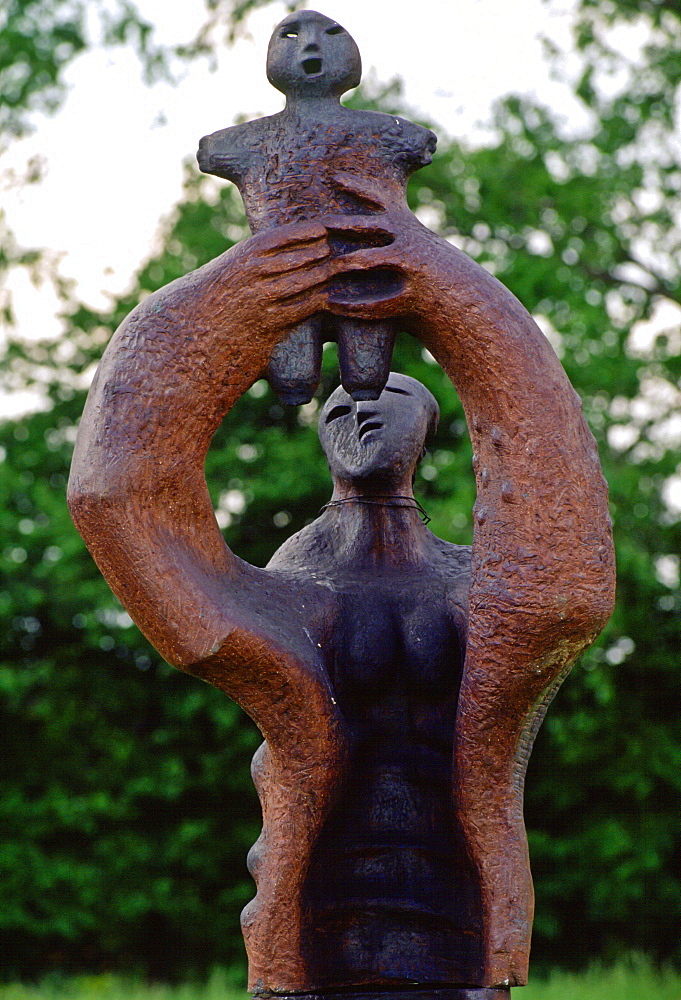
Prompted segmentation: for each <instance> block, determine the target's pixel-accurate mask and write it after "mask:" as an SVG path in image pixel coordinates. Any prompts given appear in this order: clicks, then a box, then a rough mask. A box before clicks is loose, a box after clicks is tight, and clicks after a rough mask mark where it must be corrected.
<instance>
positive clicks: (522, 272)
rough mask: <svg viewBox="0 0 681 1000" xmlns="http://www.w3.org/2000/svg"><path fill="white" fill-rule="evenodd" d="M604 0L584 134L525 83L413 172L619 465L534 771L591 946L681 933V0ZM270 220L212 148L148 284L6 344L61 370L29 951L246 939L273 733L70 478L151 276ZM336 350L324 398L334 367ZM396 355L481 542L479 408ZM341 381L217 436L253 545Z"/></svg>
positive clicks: (29, 459) (422, 362)
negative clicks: (88, 541) (112, 541)
mask: <svg viewBox="0 0 681 1000" xmlns="http://www.w3.org/2000/svg"><path fill="white" fill-rule="evenodd" d="M578 14H579V16H578V19H577V22H576V38H577V43H578V46H579V52H580V53H581V58H582V60H583V61H582V66H581V70H580V75H579V79H578V81H577V83H576V86H577V89H578V92H579V94H580V96H581V98H582V100H584V101H585V102H586V104H587V106H588V108H589V113H590V124H588V125H586V126H585V127H584V129H583V130H582V132H581V133H579V134H575V133H574V132H572V133H565V131H564V129H563V127H562V125H561V123H560V121H559V119H558V118H557V117H556V116H555V114H552V113H551V112H550V111H549V110H547V109H546V108H543V107H542V106H541V105H540V104H539V103H537V102H532V101H528V100H520V99H517V98H513V99H509V100H507V101H505V102H504V103H502V104H500V105H499V107H498V108H497V110H496V113H495V123H494V124H495V133H494V134H495V139H494V141H493V142H491V143H490V144H489V146H487V147H485V148H483V149H469V148H467V146H466V145H465V144H464V143H462V142H458V141H454V140H447V139H445V140H444V141H441V143H440V150H439V153H438V156H437V157H436V160H435V162H434V163H433V164H432V166H431V167H429V168H427V169H426V170H424V171H421V172H420V173H419V174H417V175H416V177H415V178H414V179H413V182H412V187H411V189H410V198H411V201H412V205H413V207H414V209H415V210H417V211H418V212H419V214H420V215H421V216H422V218H423V219H424V221H425V222H426V223H427V224H428V225H430V226H431V227H433V228H437V229H439V230H440V231H441V232H442V233H443V234H445V235H447V236H449V237H450V238H451V239H452V240H453V241H455V242H456V243H457V244H459V245H461V246H462V247H463V248H464V249H465V250H466V251H467V252H468V253H470V254H471V255H472V256H474V257H475V258H476V259H478V260H479V261H480V262H481V263H482V264H483V265H484V266H485V267H488V268H489V269H490V270H492V271H493V272H494V273H495V274H496V275H497V276H498V277H499V278H500V280H502V281H503V282H504V283H505V284H507V285H508V286H509V287H510V288H511V289H512V290H513V291H514V292H515V293H516V295H518V297H519V298H521V299H522V301H523V302H524V303H525V304H526V306H527V307H528V308H529V309H530V310H531V311H532V312H533V313H534V314H535V315H537V316H538V317H539V318H540V321H541V322H542V323H543V324H544V327H545V329H546V331H547V334H548V335H549V336H550V337H551V339H552V340H553V342H554V344H555V346H556V348H557V350H558V352H559V354H560V355H561V358H562V361H563V364H564V365H565V367H566V369H567V371H568V374H569V376H570V378H571V380H572V382H573V384H574V385H575V386H576V388H577V389H578V391H579V393H580V395H581V396H582V398H583V400H584V408H585V412H586V415H587V418H588V420H589V422H590V424H591V426H592V429H593V430H594V433H595V434H596V436H597V439H598V443H599V448H600V452H601V456H602V460H603V465H604V470H605V472H606V476H607V478H608V480H609V483H610V487H611V496H612V511H613V518H614V524H615V536H616V544H617V552H618V563H619V593H618V605H617V610H616V613H615V615H614V617H613V620H612V622H611V623H610V625H609V626H608V629H607V630H606V633H605V634H604V636H603V637H602V639H601V640H600V641H599V643H598V644H597V645H596V647H594V648H593V649H592V650H590V651H589V652H588V653H587V654H586V656H585V657H584V658H583V659H582V661H581V663H580V664H579V665H578V666H577V667H576V668H575V670H574V672H573V674H572V676H571V678H570V679H569V681H568V682H567V683H566V685H565V686H564V688H563V690H562V691H561V693H560V695H559V696H558V699H557V701H556V702H555V704H554V706H553V708H552V709H551V711H550V712H549V716H548V718H547V721H546V723H545V725H544V727H543V729H542V731H541V733H540V737H539V740H538V744H537V749H536V753H535V757H534V759H533V762H532V763H531V766H530V773H529V776H528V787H527V810H526V813H527V821H528V828H529V832H530V844H531V851H532V856H533V868H534V874H535V882H536V890H537V921H536V933H535V953H536V956H537V957H538V958H539V959H543V960H545V961H551V962H560V963H563V964H565V963H567V962H570V961H582V960H585V959H587V958H589V957H592V956H594V955H597V954H603V953H607V952H608V951H616V950H618V949H622V948H625V947H635V948H638V949H644V950H646V951H649V952H650V953H651V954H653V955H657V956H660V957H662V956H665V957H676V958H677V959H678V958H679V957H680V956H679V946H678V934H677V931H676V927H677V925H678V920H679V918H680V917H681V889H679V886H680V885H681V881H680V879H679V875H680V874H681V872H680V871H679V868H680V865H681V835H680V834H679V824H678V811H679V806H678V801H679V791H680V785H681V778H680V777H679V775H681V723H679V721H678V712H677V711H676V705H677V704H678V703H679V696H680V694H681V692H680V691H679V687H680V685H681V680H680V675H679V671H678V668H677V665H676V664H677V662H678V649H679V648H680V647H681V619H680V617H679V610H680V601H679V586H678V553H679V552H681V521H680V519H679V513H678V510H677V509H676V508H675V507H674V506H673V505H671V506H670V496H671V493H670V482H672V481H673V477H674V476H678V474H679V468H678V465H677V463H678V450H679V440H680V438H681V432H680V430H679V417H678V413H679V402H680V400H681V393H680V391H679V387H680V379H681V364H680V363H679V354H680V351H679V347H680V346H681V331H680V329H679V321H678V319H675V316H676V315H677V314H676V313H674V308H675V307H676V306H678V304H679V303H680V302H681V271H680V267H681V263H680V262H681V254H679V250H680V249H681V248H680V247H679V246H678V241H679V238H680V237H679V232H680V231H681V230H680V229H679V225H678V224H679V218H680V214H681V213H680V211H679V208H680V206H679V199H680V198H681V166H680V165H679V161H678V153H677V152H675V147H674V139H673V130H672V125H673V107H674V101H675V100H676V95H677V92H678V73H679V68H678V33H679V31H681V11H680V10H679V4H677V3H673V2H666V3H664V4H657V3H652V2H651V3H649V4H644V3H636V4H634V3H630V2H622V3H608V4H602V3H599V4H598V5H596V4H593V3H591V2H588V0H583V2H582V3H581V4H580V5H579V10H578ZM631 19H637V22H641V24H642V26H643V27H645V28H646V30H647V31H648V35H647V36H646V37H647V38H648V44H647V47H643V48H642V49H641V50H640V51H639V52H638V53H637V54H636V55H635V56H632V57H631V59H632V60H634V62H635V59H639V60H640V62H641V64H642V67H643V69H640V70H639V71H637V72H635V71H634V69H635V66H634V62H632V63H631V65H630V64H629V63H628V62H627V61H626V59H624V57H621V56H619V55H617V53H616V48H615V46H614V42H613V43H612V44H611V41H612V40H613V39H614V38H615V35H614V34H613V32H615V29H617V28H619V27H622V26H624V27H626V24H627V23H628V22H629V21H630V20H631ZM606 49H607V52H606ZM606 55H607V58H606ZM553 58H554V59H555V60H557V61H559V60H560V54H559V53H557V52H554V53H553ZM608 60H609V61H608ZM615 69H617V73H618V75H617V76H616V77H614V76H613V77H612V79H610V77H609V76H608V74H609V73H610V72H611V71H612V73H614V72H615ZM378 99H379V103H380V104H381V106H382V107H383V108H384V109H386V110H388V109H390V108H392V106H393V105H394V104H395V102H396V101H397V100H398V97H397V94H396V92H395V89H394V88H392V89H390V88H389V89H388V90H386V91H385V92H384V93H383V94H382V95H378ZM357 100H363V98H362V97H361V95H360V96H359V97H358V98H357ZM244 232H245V228H244V220H243V214H242V211H241V207H240V204H239V200H238V197H237V196H236V194H235V192H234V189H233V188H232V187H231V186H229V185H218V184H217V183H216V182H214V181H213V180H211V179H206V178H199V177H198V176H197V175H196V174H195V172H194V170H193V169H190V168H188V173H187V183H186V197H185V200H184V201H183V203H182V204H181V205H180V206H179V207H178V209H177V211H176V212H175V214H174V216H173V217H172V219H170V220H169V221H168V223H167V226H166V229H165V233H164V239H163V250H162V251H161V252H159V254H158V255H157V256H156V257H155V258H154V259H153V260H151V261H149V262H148V263H147V264H146V265H145V266H144V267H143V268H142V270H141V271H140V273H139V275H138V277H137V281H136V285H135V288H134V289H133V291H132V292H131V293H130V295H128V296H126V297H124V298H123V299H121V301H120V302H118V303H117V304H116V306H115V309H114V310H113V311H112V313H111V314H110V315H106V316H105V315H98V314H95V313H94V312H92V311H91V310H87V309H85V308H83V307H79V306H77V305H76V304H73V305H72V306H71V307H70V309H69V314H68V317H67V321H66V322H67V332H66V335H65V337H64V340H63V342H61V343H59V344H51V345H50V344H41V345H32V346H27V345H23V346H20V345H14V346H13V347H12V349H11V351H10V353H9V355H8V358H7V368H8V371H10V372H11V373H13V374H12V377H13V378H15V379H17V378H20V379H22V380H23V381H24V382H30V381H31V380H37V381H38V382H39V383H40V384H41V386H43V389H44V391H45V393H46V394H47V398H48V401H49V409H46V410H45V411H44V412H40V413H36V414H34V415H32V416H30V417H29V418H27V419H25V420H23V421H22V422H21V423H6V424H5V425H4V426H3V427H2V428H1V429H0V443H1V444H2V447H3V448H4V450H5V452H6V459H5V469H6V475H5V476H4V478H3V483H2V490H3V491H4V492H5V493H6V496H4V497H3V500H4V501H5V502H4V503H3V506H2V513H0V517H1V518H2V546H3V551H2V557H3V560H4V562H3V571H4V576H3V583H2V590H1V591H0V608H1V609H2V614H3V616H4V620H5V621H6V627H5V629H4V630H3V635H2V639H1V640H0V642H1V643H2V647H1V648H2V656H1V659H0V714H1V715H2V731H3V733H4V734H6V736H5V739H6V740H7V749H5V752H4V753H3V754H2V756H1V757H0V774H1V775H2V778H1V780H2V782H3V797H2V799H1V800H0V802H1V804H0V811H1V813H2V822H1V823H0V829H3V830H4V831H6V834H4V835H3V836H5V839H4V841H3V842H2V844H1V845H0V868H1V869H2V871H3V878H2V879H1V880H0V942H1V945H2V947H3V949H4V952H5V961H4V965H5V967H7V968H11V967H12V963H13V966H14V968H15V969H18V970H21V969H24V970H27V969H35V968H37V967H39V966H49V965H50V964H51V963H52V964H59V965H63V964H71V965H81V966H87V965H89V966H93V965H98V964H99V965H101V964H111V965H117V966H125V965H128V966H129V965H136V964H137V965H145V966H147V967H149V968H151V969H155V970H159V969H163V971H164V972H166V973H169V972H172V971H175V970H179V969H181V968H183V967H184V968H186V967H192V966H194V967H199V966H206V965H208V964H210V963H212V962H215V961H220V962H222V963H229V962H232V961H234V960H236V959H237V958H238V956H240V955H241V951H240V944H239V940H238V931H237V912H238V909H239V907H240V906H241V905H242V904H243V903H244V902H245V900H246V899H247V898H248V896H249V894H250V892H251V888H250V886H249V882H248V877H247V875H246V874H245V867H244V864H243V855H244V854H245V851H246V847H247V845H248V844H249V843H250V842H252V840H253V839H254V838H255V836H256V834H257V827H258V808H257V803H256V802H255V799H254V796H253V793H252V791H251V789H250V784H249V778H248V774H247V767H248V759H249V757H250V755H251V753H252V751H253V749H254V746H255V745H256V743H257V734H255V733H254V731H253V728H252V727H251V726H250V724H249V723H247V721H245V720H244V719H243V717H242V716H241V715H240V714H239V713H238V712H237V710H236V709H235V708H234V707H233V706H232V705H231V704H230V703H229V702H228V701H227V699H226V698H224V697H223V696H221V695H220V694H219V693H218V692H215V691H213V690H212V689H210V688H209V687H207V686H204V685H201V684H200V683H198V682H197V681H195V680H193V679H191V678H187V677H184V676H182V675H180V674H178V673H176V672H174V671H172V670H171V669H170V668H168V667H166V666H164V665H163V664H162V663H161V662H160V661H159V659H158V657H157V656H156V654H155V653H154V652H153V650H151V649H150V647H149V646H148V644H146V643H145V641H144V640H143V639H142V638H141V637H140V636H139V634H138V633H137V632H136V630H135V629H134V627H131V626H130V622H129V620H128V619H127V617H126V616H125V614H124V613H123V612H122V610H121V609H120V607H119V606H118V605H117V604H116V602H115V600H114V599H113V598H112V596H111V595H110V593H109V591H108V589H107V587H106V585H105V584H104V583H103V581H102V580H101V578H100V577H99V574H98V573H97V571H96V569H95V568H94V566H93V564H92V563H91V561H90V560H89V557H88V556H87V555H86V553H85V552H84V549H83V547H82V545H81V543H80V541H79V539H78V537H77V536H76V534H75V532H74V530H73V528H72V527H71V526H70V522H69V520H68V516H67V514H66V511H65V507H64V497H63V490H64V484H65V477H66V473H67V468H68V461H69V456H70V450H71V445H72V442H73V438H74V433H75V427H76V424H77V420H78V417H79V414H80V412H81V410H82V405H83V401H84V391H83V388H82V386H83V384H84V382H85V381H86V379H87V374H88V372H89V371H90V370H91V367H92V364H93V362H94V361H95V359H96V358H97V357H98V356H99V355H100V354H101V350H102V346H103V344H104V343H105V341H106V339H107V338H108V335H109V333H110V331H111V329H112V328H113V327H114V326H115V325H116V324H117V323H118V322H119V321H120V320H121V319H122V318H123V316H124V315H125V314H126V313H127V312H128V311H129V310H130V309H131V308H132V307H133V306H134V305H135V303H136V302H137V301H138V300H139V298H140V297H141V296H143V295H144V294H146V293H147V292H148V291H151V290H153V289H154V288H157V287H159V286H161V285H163V284H165V283H167V282H168V281H171V280H172V279H173V278H175V277H177V276H178V275H180V274H183V273H185V272H186V271H187V270H189V269H191V268H194V267H197V266H199V265H200V264H201V263H203V262H204V261H206V260H209V259H211V258H212V257H214V256H215V255H216V254H218V253H220V252H222V251H223V250H224V249H225V248H226V247H228V246H229V245H230V244H231V243H232V242H234V241H235V240H237V239H240V238H242V237H243V235H244ZM662 307H664V309H666V313H665V311H664V309H663V308H662ZM665 315H666V316H668V317H669V322H668V325H667V326H664V325H663V324H662V320H663V318H664V316H665ZM678 315H681V313H679V314H678ZM651 319H652V321H653V323H652V325H651V324H650V323H649V321H650V320H651ZM332 355H333V351H329V352H327V353H326V354H325V369H324V379H323V382H324V385H323V392H322V395H324V394H326V392H327V391H328V390H329V389H330V388H331V387H332V385H333V384H335V382H334V378H335V374H334V372H335V363H334V359H333V356H332ZM395 366H396V367H397V368H399V369H400V370H403V371H406V372H408V373H409V374H412V375H414V376H415V377H417V378H420V379H421V380H422V381H424V382H425V383H426V384H427V385H428V386H429V387H430V388H431V390H432V391H433V392H434V393H435V394H436V395H437V396H438V397H439V398H440V400H441V401H442V405H443V419H442V422H441V426H440V430H439V432H438V435H437V438H436V440H435V441H434V442H433V444H432V446H431V450H430V451H429V453H428V455H427V456H426V460H425V461H424V463H423V465H422V467H421V472H420V476H419V481H418V484H417V490H418V495H419V497H420V499H421V500H422V502H423V503H424V504H425V506H426V508H427V509H428V511H429V513H430V514H431V515H432V517H433V524H432V525H431V527H432V528H433V530H434V531H435V532H436V533H437V534H440V535H441V536H443V537H446V538H449V539H451V540H454V541H459V542H467V541H470V538H471V533H472V528H471V522H470V508H471V504H472V500H473V481H472V475H471V472H470V448H469V445H468V440H467V436H466V434H465V427H464V423H463V415H462V411H461V408H460V406H459V404H458V401H457V400H456V399H455V398H453V394H452V392H451V389H449V390H448V389H447V386H446V380H445V378H444V376H443V374H442V373H441V372H440V370H439V369H438V368H437V366H435V365H433V364H432V363H431V362H430V360H429V358H428V357H427V356H424V354H423V353H422V350H421V347H420V345H419V344H418V343H417V342H416V341H414V340H411V339H410V338H407V337H404V338H402V340H401V342H400V344H399V347H398V351H397V354H396V361H395ZM317 405H318V404H317V403H312V404H310V405H308V406H307V407H304V408H302V410H300V411H290V410H286V411H285V410H284V409H283V408H282V407H280V406H279V404H278V403H277V402H276V400H275V399H274V397H273V396H272V395H271V393H270V392H269V390H267V388H266V387H265V385H264V384H263V383H257V384H256V385H255V386H254V387H253V388H252V389H251V390H250V391H249V393H247V394H246V396H245V397H244V398H243V399H242V400H241V401H240V404H239V406H238V407H237V408H236V409H235V411H234V412H233V413H232V414H231V415H230V416H229V418H228V419H227V420H226V421H225V424H224V425H223V427H222V428H221V429H220V431H219V432H218V434H217V435H216V438H215V441H214V445H213V448H212V450H211V453H210V455H209V459H208V464H207V474H208V478H209V485H210V488H211V492H212V496H213V499H214V502H215V506H216V510H217V511H218V517H219V520H220V522H221V525H222V526H223V527H224V530H225V533H226V537H227V540H228V542H229V544H230V545H231V546H232V548H234V549H235V550H236V551H237V552H238V553H239V555H241V556H242V557H244V558H246V559H249V560H250V561H252V562H254V563H257V564H259V565H262V564H264V563H265V562H266V561H267V559H268V558H269V556H270V555H271V553H272V552H273V551H274V550H275V549H276V547H277V546H278V545H279V544H281V542H282V541H283V540H284V539H285V538H286V537H287V536H288V535H289V534H290V533H291V532H293V531H295V530H297V529H298V528H299V527H301V526H302V525H303V524H304V523H305V521H306V520H308V519H309V518H312V517H314V516H315V515H316V513H317V510H318V509H319V507H320V506H321V505H322V504H323V503H324V502H325V500H326V499H327V498H328V489H329V486H328V476H327V473H326V471H325V468H324V464H323V460H322V458H321V455H320V452H319V448H318V445H317V442H316V436H315V433H314V421H315V413H316V408H317Z"/></svg>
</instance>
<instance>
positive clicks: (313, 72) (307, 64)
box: [303, 58, 322, 76]
mask: <svg viewBox="0 0 681 1000" xmlns="http://www.w3.org/2000/svg"><path fill="white" fill-rule="evenodd" d="M303 69H304V70H305V73H306V74H307V76H318V75H319V74H320V73H321V71H322V61H321V59H317V58H311V59H303Z"/></svg>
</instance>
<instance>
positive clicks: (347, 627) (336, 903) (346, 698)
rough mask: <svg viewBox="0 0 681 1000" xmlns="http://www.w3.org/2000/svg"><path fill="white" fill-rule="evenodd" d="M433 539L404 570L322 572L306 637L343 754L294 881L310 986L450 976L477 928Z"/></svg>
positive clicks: (455, 638)
mask: <svg viewBox="0 0 681 1000" xmlns="http://www.w3.org/2000/svg"><path fill="white" fill-rule="evenodd" d="M444 544H445V543H440V550H441V552H445V556H447V555H449V558H446V557H445V558H444V559H440V558H439V554H438V559H437V560H436V565H434V566H432V567H428V568H427V569H424V570H422V571H420V572H417V573H400V572H391V573H388V574H372V573H366V572H364V573H362V574H361V575H358V576H355V575H353V574H350V573H348V574H347V575H345V576H344V575H343V573H340V572H339V573H337V574H335V576H334V579H333V580H331V581H327V586H328V587H329V589H330V590H331V591H332V593H333V614H332V625H331V627H329V618H328V617H326V624H325V627H324V629H323V630H322V631H320V634H319V641H320V645H321V647H322V654H323V659H324V662H325V667H326V670H327V673H328V676H329V680H330V683H331V688H332V691H333V696H334V698H335V699H336V701H337V705H338V708H339V710H340V712H341V714H342V716H343V718H344V721H345V723H346V726H347V729H348V732H349V737H350V756H349V762H348V766H347V767H346V769H345V771H344V775H345V776H344V778H343V780H342V782H341V783H340V786H339V787H338V788H337V789H336V792H335V796H334V801H333V804H332V806H331V809H330V811H329V813H328V815H327V818H326V821H325V823H324V826H323V828H322V830H321V834H320V836H319V837H318V839H317V841H316V844H315V846H314V847H313V850H312V855H311V859H310V866H309V869H308V875H307V879H306V884H305V889H304V901H303V903H304V907H305V909H306V911H307V912H308V914H309V919H308V920H306V924H307V927H308V928H311V931H310V933H309V935H308V939H307V941H306V942H305V950H306V952H307V955H306V960H307V962H308V964H309V965H310V967H311V968H312V969H314V974H315V976H316V979H317V981H319V982H320V984H323V983H324V982H327V983H328V984H329V985H330V986H331V985H333V986H339V985H343V984H353V985H358V984H362V983H370V982H386V981H391V982H396V983H397V982H410V981H417V982H425V981H428V982H441V983H451V982H461V981H462V977H465V976H466V975H467V973H468V972H469V969H470V962H471V942H473V941H474V940H475V939H476V938H479V936H480V914H479V913H478V912H477V910H476V907H475V904H474V899H475V895H476V894H475V891H474V884H473V873H472V871H471V868H470V865H469V863H468V860H467V858H466V855H465V851H464V849H463V844H462V839H461V836H460V833H459V830H458V825H457V821H456V815H455V808H454V799H453V773H452V760H453V739H454V724H455V717H456V706H457V698H458V692H459V686H460V682H461V673H462V668H463V658H464V614H465V612H464V609H463V606H462V605H463V603H464V599H465V591H466V584H467V571H468V567H467V559H466V558H465V555H466V554H465V553H464V552H463V550H461V549H459V548H458V547H454V546H451V547H447V548H449V552H448V553H447V552H446V551H445V549H444V548H443V547H444ZM462 557H463V558H462ZM327 593H328V591H327ZM474 950H475V948H473V951H474Z"/></svg>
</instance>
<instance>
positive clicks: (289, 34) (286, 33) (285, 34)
mask: <svg viewBox="0 0 681 1000" xmlns="http://www.w3.org/2000/svg"><path fill="white" fill-rule="evenodd" d="M297 37H298V29H297V28H284V30H283V31H282V33H281V35H280V38H297Z"/></svg>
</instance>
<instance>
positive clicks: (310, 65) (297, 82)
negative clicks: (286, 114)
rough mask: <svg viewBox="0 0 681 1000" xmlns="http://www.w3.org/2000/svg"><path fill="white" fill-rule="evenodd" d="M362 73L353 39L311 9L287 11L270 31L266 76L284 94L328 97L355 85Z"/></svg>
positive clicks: (329, 20)
mask: <svg viewBox="0 0 681 1000" xmlns="http://www.w3.org/2000/svg"><path fill="white" fill-rule="evenodd" d="M361 73H362V62H361V59H360V55H359V49H358V48H357V45H356V44H355V41H354V39H353V38H352V37H351V35H349V34H348V33H347V31H346V30H345V28H342V27H341V26H340V24H337V22H336V21H332V20H331V19H330V18H328V17H325V16H324V15H323V14H318V13H317V12H316V11H314V10H301V11H298V12H297V13H295V14H289V15H288V17H285V18H284V20H283V21H282V22H281V23H280V24H278V25H277V27H276V28H275V29H274V32H273V33H272V38H271V39H270V45H269V49H268V52H267V79H268V80H269V81H270V83H271V84H272V86H273V87H276V88H277V90H280V91H281V92H282V93H283V94H286V96H287V97H328V96H330V95H340V94H344V93H345V91H346V90H350V88H351V87H356V86H357V84H358V83H359V80H360V76H361Z"/></svg>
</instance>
